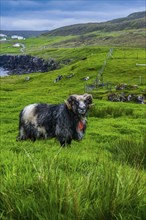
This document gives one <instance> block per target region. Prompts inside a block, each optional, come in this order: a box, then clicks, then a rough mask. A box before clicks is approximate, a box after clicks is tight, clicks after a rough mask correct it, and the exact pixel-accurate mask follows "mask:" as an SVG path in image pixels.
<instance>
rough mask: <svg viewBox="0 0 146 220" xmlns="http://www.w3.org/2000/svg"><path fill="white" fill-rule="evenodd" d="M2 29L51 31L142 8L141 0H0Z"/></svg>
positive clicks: (108, 18)
mask: <svg viewBox="0 0 146 220" xmlns="http://www.w3.org/2000/svg"><path fill="white" fill-rule="evenodd" d="M0 4H1V5H0V6H1V7H0V10H1V29H2V30H52V29H55V28H58V27H62V26H66V25H71V24H77V23H88V22H102V21H107V20H112V19H114V18H120V17H126V16H128V15H129V14H130V13H133V12H137V11H144V10H146V5H145V0H0Z"/></svg>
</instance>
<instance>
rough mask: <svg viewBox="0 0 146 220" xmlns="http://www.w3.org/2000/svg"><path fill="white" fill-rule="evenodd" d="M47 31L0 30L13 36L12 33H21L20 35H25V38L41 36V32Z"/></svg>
mask: <svg viewBox="0 0 146 220" xmlns="http://www.w3.org/2000/svg"><path fill="white" fill-rule="evenodd" d="M45 32H47V31H24V30H22V31H9V30H0V33H1V34H6V35H8V36H12V35H19V36H23V37H25V38H28V37H37V36H40V35H41V34H43V33H45Z"/></svg>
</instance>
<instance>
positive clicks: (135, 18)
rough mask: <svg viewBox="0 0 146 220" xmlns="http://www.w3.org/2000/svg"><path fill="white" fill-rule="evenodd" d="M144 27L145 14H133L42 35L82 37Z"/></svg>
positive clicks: (66, 27)
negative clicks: (83, 35)
mask: <svg viewBox="0 0 146 220" xmlns="http://www.w3.org/2000/svg"><path fill="white" fill-rule="evenodd" d="M145 27H146V12H145V11H143V12H135V13H132V14H130V15H128V16H127V17H125V18H119V19H114V20H111V21H107V22H101V23H86V24H74V25H69V26H65V27H61V28H57V29H55V30H52V31H49V32H46V33H44V35H51V36H67V35H82V34H87V33H90V32H94V31H105V32H109V31H121V30H130V29H140V28H145Z"/></svg>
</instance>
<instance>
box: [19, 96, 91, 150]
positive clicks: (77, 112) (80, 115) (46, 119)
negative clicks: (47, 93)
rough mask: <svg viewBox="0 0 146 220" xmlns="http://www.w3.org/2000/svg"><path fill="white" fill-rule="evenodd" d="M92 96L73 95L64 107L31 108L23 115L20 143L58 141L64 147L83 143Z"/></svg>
mask: <svg viewBox="0 0 146 220" xmlns="http://www.w3.org/2000/svg"><path fill="white" fill-rule="evenodd" d="M91 105H92V95H90V94H84V95H71V96H69V98H68V100H67V101H65V103H64V104H56V105H55V104H30V105H28V106H26V107H25V108H24V109H23V110H22V111H21V112H20V120H19V134H18V138H17V140H26V139H31V140H33V141H35V140H36V139H41V138H42V139H47V138H53V137H56V139H57V140H58V141H59V142H60V144H61V146H65V145H66V144H71V141H72V140H81V139H82V138H83V136H84V133H85V130H86V115H87V111H88V109H89V107H90V106H91Z"/></svg>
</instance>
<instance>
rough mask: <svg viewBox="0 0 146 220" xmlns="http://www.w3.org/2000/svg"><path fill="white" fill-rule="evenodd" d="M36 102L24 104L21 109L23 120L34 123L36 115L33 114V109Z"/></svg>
mask: <svg viewBox="0 0 146 220" xmlns="http://www.w3.org/2000/svg"><path fill="white" fill-rule="evenodd" d="M36 106H37V104H30V105H28V106H26V107H25V108H24V110H23V120H24V121H25V122H26V123H28V122H31V123H34V124H36V116H35V115H34V110H35V107H36Z"/></svg>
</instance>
